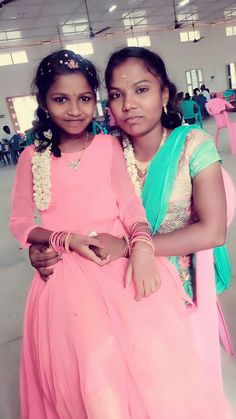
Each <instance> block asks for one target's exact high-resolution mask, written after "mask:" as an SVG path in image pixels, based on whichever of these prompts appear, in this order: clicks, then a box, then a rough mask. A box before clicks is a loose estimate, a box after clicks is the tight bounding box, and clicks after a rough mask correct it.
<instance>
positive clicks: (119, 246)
mask: <svg viewBox="0 0 236 419" xmlns="http://www.w3.org/2000/svg"><path fill="white" fill-rule="evenodd" d="M96 237H97V238H98V240H99V242H100V243H102V244H103V245H104V248H103V249H102V248H98V247H94V246H91V248H92V250H93V251H94V253H96V255H97V256H98V257H100V258H101V259H104V258H106V257H107V255H110V260H109V261H110V262H112V261H113V260H116V259H119V258H122V257H124V253H125V249H126V243H125V240H124V239H123V238H121V237H116V236H113V235H112V234H107V233H99V234H98V235H97V236H96Z"/></svg>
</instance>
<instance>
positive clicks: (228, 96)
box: [224, 89, 235, 102]
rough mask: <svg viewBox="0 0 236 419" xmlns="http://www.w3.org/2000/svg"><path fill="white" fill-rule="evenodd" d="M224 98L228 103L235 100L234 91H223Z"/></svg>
mask: <svg viewBox="0 0 236 419" xmlns="http://www.w3.org/2000/svg"><path fill="white" fill-rule="evenodd" d="M224 98H225V100H227V102H229V101H230V100H233V99H234V98H235V91H234V90H232V89H227V90H225V91H224Z"/></svg>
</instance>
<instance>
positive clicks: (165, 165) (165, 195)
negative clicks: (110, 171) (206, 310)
mask: <svg viewBox="0 0 236 419" xmlns="http://www.w3.org/2000/svg"><path fill="white" fill-rule="evenodd" d="M193 129H198V130H199V129H200V128H199V126H198V125H182V126H180V127H178V128H176V129H175V130H174V131H172V133H171V134H170V135H169V137H168V138H167V140H166V141H165V143H164V145H163V146H162V147H161V148H160V150H159V151H158V153H157V154H156V155H155V156H154V157H153V159H152V161H151V163H150V166H149V169H148V172H147V176H146V181H145V184H144V187H143V190H142V200H143V205H144V208H145V210H146V215H147V219H148V221H149V223H150V225H151V227H152V231H153V234H156V233H157V232H158V229H159V227H160V225H161V224H162V222H163V220H164V218H165V215H166V213H167V210H168V206H169V200H170V196H171V193H172V190H173V186H174V181H175V178H176V175H177V172H178V166H179V160H180V157H181V154H182V151H183V148H184V145H185V140H186V137H187V135H188V133H189V132H190V131H191V130H193ZM214 264H215V280H216V292H217V293H220V292H222V291H223V290H224V289H226V288H228V287H229V285H230V280H231V264H230V258H229V253H228V250H227V248H226V246H225V245H224V246H221V247H217V248H215V249H214Z"/></svg>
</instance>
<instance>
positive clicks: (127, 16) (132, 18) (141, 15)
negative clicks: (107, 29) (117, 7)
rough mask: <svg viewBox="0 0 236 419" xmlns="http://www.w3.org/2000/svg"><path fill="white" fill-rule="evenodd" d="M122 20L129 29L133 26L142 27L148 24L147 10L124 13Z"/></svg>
mask: <svg viewBox="0 0 236 419" xmlns="http://www.w3.org/2000/svg"><path fill="white" fill-rule="evenodd" d="M122 20H123V24H124V26H125V27H127V28H130V27H131V26H140V25H147V24H148V21H147V18H146V11H145V10H136V11H133V12H127V13H124V14H123V15H122Z"/></svg>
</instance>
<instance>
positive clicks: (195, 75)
mask: <svg viewBox="0 0 236 419" xmlns="http://www.w3.org/2000/svg"><path fill="white" fill-rule="evenodd" d="M185 76H186V84H187V90H188V92H189V94H190V96H192V94H193V89H195V88H196V87H199V86H201V84H203V73H202V70H201V69H199V68H198V69H192V70H187V71H186V72H185Z"/></svg>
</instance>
